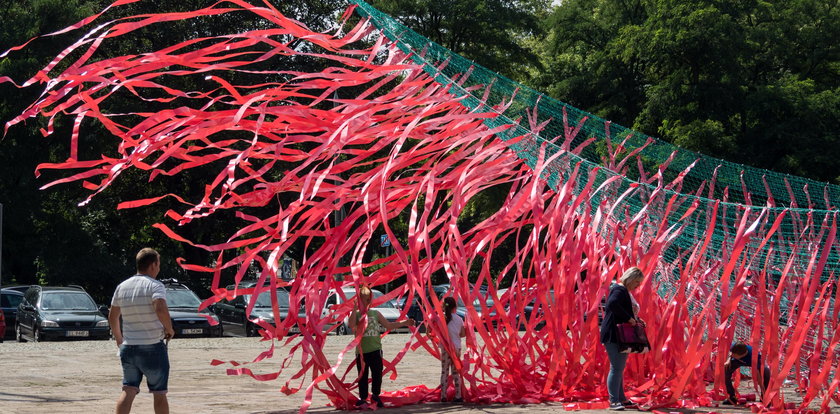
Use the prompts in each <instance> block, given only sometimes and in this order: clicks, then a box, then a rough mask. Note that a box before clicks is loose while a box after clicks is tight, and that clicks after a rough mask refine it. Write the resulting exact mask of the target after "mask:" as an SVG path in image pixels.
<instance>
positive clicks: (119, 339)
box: [114, 337, 123, 348]
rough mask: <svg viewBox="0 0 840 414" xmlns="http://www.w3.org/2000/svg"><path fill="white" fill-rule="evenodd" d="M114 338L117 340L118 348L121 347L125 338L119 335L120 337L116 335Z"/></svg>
mask: <svg viewBox="0 0 840 414" xmlns="http://www.w3.org/2000/svg"><path fill="white" fill-rule="evenodd" d="M114 340H115V341H116V342H117V348H119V347H120V346H122V343H123V339H122V337H119V338H116V337H115V338H114Z"/></svg>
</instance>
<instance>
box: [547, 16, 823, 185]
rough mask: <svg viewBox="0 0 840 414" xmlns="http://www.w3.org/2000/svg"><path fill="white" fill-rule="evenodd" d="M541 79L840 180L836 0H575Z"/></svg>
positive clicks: (737, 151)
mask: <svg viewBox="0 0 840 414" xmlns="http://www.w3.org/2000/svg"><path fill="white" fill-rule="evenodd" d="M548 22H549V27H550V35H549V39H550V42H548V43H549V44H550V47H549V48H548V49H547V50H548V51H550V52H554V53H547V54H546V56H545V60H546V66H547V68H548V71H546V72H545V73H544V74H543V75H542V76H541V77H540V78H539V79H538V80H537V82H538V86H537V87H538V88H541V89H543V90H546V91H548V92H549V93H550V94H551V95H552V96H554V97H556V98H558V99H560V100H563V101H567V102H569V103H571V104H572V105H575V106H578V107H582V108H583V109H586V110H589V111H591V112H593V113H595V114H597V115H599V116H602V117H605V118H607V119H612V120H614V121H616V122H617V123H620V124H623V125H627V126H631V127H633V128H635V129H638V130H640V131H642V132H644V133H647V134H650V135H653V136H659V137H662V138H664V139H666V140H669V141H671V142H674V143H676V144H678V145H680V146H683V147H686V148H689V149H693V150H696V151H699V152H702V153H705V154H707V155H711V156H715V157H719V158H724V159H727V160H730V161H735V162H740V163H744V164H748V165H752V166H756V167H761V168H767V169H771V170H776V171H781V172H787V173H791V174H795V175H802V176H806V177H809V178H814V179H817V180H822V181H833V182H840V175H838V173H837V168H836V163H837V162H836V160H837V159H838V156H840V146H838V145H837V144H838V134H837V119H840V111H838V105H837V98H836V96H837V90H838V87H840V48H838V47H837V42H836V39H838V38H840V4H838V3H837V2H836V1H830V2H824V1H813V0H801V1H775V0H774V1H757V0H754V1H744V2H719V1H710V0H694V1H682V0H680V1H677V0H651V1H642V0H627V1H617V0H568V1H563V2H562V3H561V5H560V6H558V7H557V8H556V9H555V12H554V13H553V15H552V17H551V18H550V19H549V21H548Z"/></svg>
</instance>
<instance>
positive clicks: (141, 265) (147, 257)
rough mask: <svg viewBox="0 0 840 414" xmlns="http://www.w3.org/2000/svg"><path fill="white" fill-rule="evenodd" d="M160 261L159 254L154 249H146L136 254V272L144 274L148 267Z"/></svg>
mask: <svg viewBox="0 0 840 414" xmlns="http://www.w3.org/2000/svg"><path fill="white" fill-rule="evenodd" d="M158 260H160V254H158V252H157V251H156V250H155V249H152V248H151V247H146V248H145V249H142V250H140V251H139V252H137V259H136V263H137V271H138V272H145V271H146V270H149V266H151V265H153V264H155V262H157V261H158Z"/></svg>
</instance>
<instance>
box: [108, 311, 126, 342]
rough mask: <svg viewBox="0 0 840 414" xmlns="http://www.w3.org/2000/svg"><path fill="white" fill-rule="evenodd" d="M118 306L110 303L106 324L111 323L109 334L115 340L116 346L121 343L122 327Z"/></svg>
mask: <svg viewBox="0 0 840 414" xmlns="http://www.w3.org/2000/svg"><path fill="white" fill-rule="evenodd" d="M120 315H121V313H120V307H119V306H114V305H111V310H109V311H108V324H109V325H111V334H112V335H114V339H115V340H116V341H117V347H119V346H120V345H122V343H123V336H122V327H121V326H120Z"/></svg>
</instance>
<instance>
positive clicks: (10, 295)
mask: <svg viewBox="0 0 840 414" xmlns="http://www.w3.org/2000/svg"><path fill="white" fill-rule="evenodd" d="M27 289H28V288H27ZM22 300H23V293H21V292H20V291H18V290H12V289H6V288H3V289H0V308H2V309H3V314H4V315H5V316H6V329H5V332H3V335H2V336H3V338H13V337H14V336H15V322H16V321H17V310H18V305H20V302H21V301H22Z"/></svg>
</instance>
